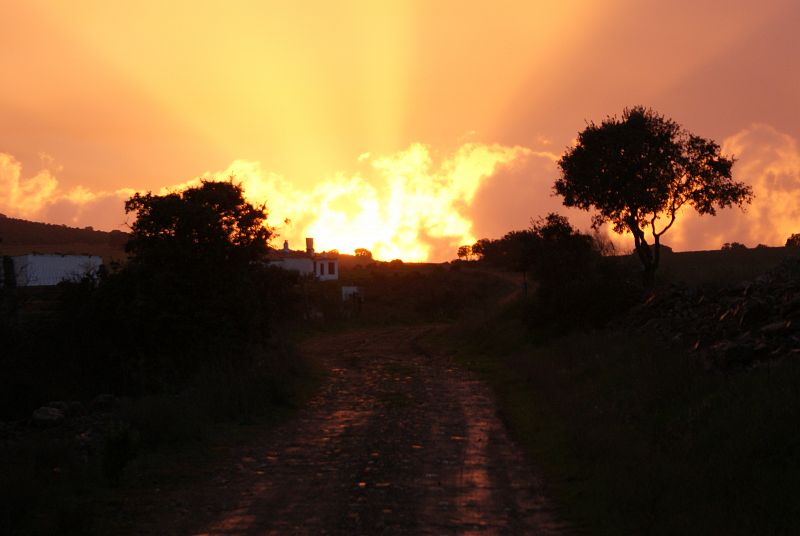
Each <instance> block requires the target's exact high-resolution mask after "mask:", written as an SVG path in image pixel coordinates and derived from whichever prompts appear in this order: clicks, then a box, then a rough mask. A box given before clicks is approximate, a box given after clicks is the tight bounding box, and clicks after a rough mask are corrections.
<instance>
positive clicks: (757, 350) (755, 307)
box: [623, 259, 800, 369]
mask: <svg viewBox="0 0 800 536" xmlns="http://www.w3.org/2000/svg"><path fill="white" fill-rule="evenodd" d="M623 327H625V328H634V329H637V330H642V331H648V332H656V333H657V334H659V335H661V336H663V337H666V338H669V339H671V340H672V341H673V342H675V343H678V344H687V345H689V346H690V347H691V348H692V350H694V351H696V352H698V353H699V354H700V355H701V356H702V358H703V359H705V360H706V362H707V364H708V365H709V366H713V367H718V368H723V369H729V368H734V367H742V366H750V365H754V364H757V363H759V362H763V361H766V360H770V359H776V358H780V357H783V356H786V355H791V354H797V353H800V259H786V260H785V261H784V262H783V263H782V264H781V265H780V266H779V267H778V268H776V269H774V270H772V271H771V272H768V273H766V274H764V275H762V276H760V277H758V278H756V279H755V280H754V281H751V282H748V283H743V284H740V285H737V286H733V287H723V288H718V289H713V288H709V287H701V288H688V287H685V286H679V285H672V286H670V287H668V288H665V289H660V290H658V291H656V292H655V293H653V294H652V295H651V296H650V297H649V298H648V299H647V300H646V301H645V302H644V303H643V304H641V305H638V306H636V307H635V308H634V309H632V310H631V312H630V313H629V315H627V316H626V318H625V319H624V320H623Z"/></svg>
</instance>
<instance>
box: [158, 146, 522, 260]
mask: <svg viewBox="0 0 800 536" xmlns="http://www.w3.org/2000/svg"><path fill="white" fill-rule="evenodd" d="M529 153H530V150H529V149H527V148H524V147H506V146H501V145H484V144H477V143H471V144H466V145H463V146H462V147H461V148H459V149H458V150H457V151H456V152H454V153H453V154H451V155H448V156H446V157H445V158H443V159H441V160H439V161H438V162H437V160H436V158H435V155H433V154H432V151H431V149H430V147H428V146H426V145H423V144H413V145H412V146H410V147H409V148H408V149H406V150H404V151H401V152H399V153H396V154H394V155H390V156H385V157H372V156H369V155H366V153H365V154H362V155H361V156H360V157H359V158H358V163H359V167H360V169H359V170H358V171H357V172H356V173H353V174H351V175H347V174H344V173H339V174H336V175H334V176H332V177H330V178H329V179H327V180H324V181H321V182H319V183H318V184H317V185H316V186H314V187H313V188H312V189H311V190H310V191H301V190H299V189H297V188H295V187H294V186H293V185H292V183H290V182H289V181H287V180H286V179H285V178H283V177H281V176H279V175H276V174H274V173H268V172H265V171H264V170H263V169H262V168H261V166H260V164H259V163H257V162H247V161H236V162H234V163H233V164H231V165H230V166H229V167H228V168H227V169H225V170H223V171H220V172H216V173H205V174H204V175H202V176H201V177H199V178H198V179H195V180H193V181H190V182H188V183H184V184H181V185H176V186H173V187H171V188H165V189H163V190H162V192H166V191H170V190H176V189H180V188H184V187H186V186H190V185H192V184H196V183H197V182H198V181H199V180H200V179H206V180H209V179H212V180H227V178H229V177H233V178H234V180H235V181H238V182H241V184H242V186H243V188H244V191H245V196H246V197H247V199H248V200H249V201H251V202H254V203H266V204H267V207H268V209H269V210H270V222H271V225H273V226H275V227H276V231H277V233H278V235H279V236H280V237H281V238H284V239H287V240H289V242H290V244H293V245H294V247H299V246H300V245H301V244H302V243H303V242H302V241H303V238H305V237H313V238H314V239H315V243H316V246H317V249H318V250H331V249H336V250H338V251H340V252H342V253H352V252H353V250H355V249H356V248H366V249H369V250H370V251H371V252H372V253H373V255H374V256H375V258H378V259H386V260H389V259H394V258H401V259H403V260H407V261H425V260H431V259H437V260H439V259H446V258H449V256H450V253H451V252H452V251H455V248H457V247H458V246H459V245H460V244H465V243H472V242H474V241H475V239H476V237H475V236H474V235H473V234H472V222H471V221H470V219H469V217H468V216H467V215H466V214H464V209H465V208H466V207H468V206H469V204H470V203H471V202H472V200H473V198H474V196H475V193H476V191H477V189H478V187H479V186H480V185H481V183H482V181H484V180H486V179H487V178H488V177H490V176H491V175H492V174H493V173H494V172H495V170H496V169H497V168H498V167H499V166H503V165H506V164H509V163H511V162H512V161H514V160H516V159H518V158H520V157H523V156H525V155H527V154H529Z"/></svg>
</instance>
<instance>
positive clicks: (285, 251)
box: [283, 240, 289, 253]
mask: <svg viewBox="0 0 800 536" xmlns="http://www.w3.org/2000/svg"><path fill="white" fill-rule="evenodd" d="M283 251H284V253H289V241H288V240H284V241H283Z"/></svg>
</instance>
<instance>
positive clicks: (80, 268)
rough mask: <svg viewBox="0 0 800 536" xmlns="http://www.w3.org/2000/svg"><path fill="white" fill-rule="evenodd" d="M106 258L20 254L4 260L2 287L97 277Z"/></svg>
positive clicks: (1, 269) (0, 269)
mask: <svg viewBox="0 0 800 536" xmlns="http://www.w3.org/2000/svg"><path fill="white" fill-rule="evenodd" d="M102 264H103V258H102V257H98V256H96V255H39V254H36V253H31V254H28V255H16V256H13V257H4V258H3V263H2V267H1V268H0V271H1V272H2V274H0V285H5V286H9V287H45V286H53V285H57V284H59V283H61V282H62V281H77V280H79V279H81V278H82V277H83V276H85V275H96V274H97V272H98V270H100V266H101V265H102Z"/></svg>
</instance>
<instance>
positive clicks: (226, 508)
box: [116, 328, 563, 534]
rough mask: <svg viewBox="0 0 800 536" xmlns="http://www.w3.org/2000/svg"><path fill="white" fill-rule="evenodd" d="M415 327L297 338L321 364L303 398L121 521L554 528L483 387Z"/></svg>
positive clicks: (173, 525) (191, 529) (191, 525)
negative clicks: (429, 346) (271, 424)
mask: <svg viewBox="0 0 800 536" xmlns="http://www.w3.org/2000/svg"><path fill="white" fill-rule="evenodd" d="M423 332H424V328H385V329H378V330H369V331H359V332H350V333H346V334H337V335H332V336H326V337H320V338H316V339H314V340H313V341H310V342H309V343H307V344H306V345H305V348H304V351H305V352H307V353H309V354H311V355H312V356H313V357H314V358H315V359H318V360H319V362H320V363H321V364H322V365H323V367H324V368H325V369H327V371H328V375H327V377H326V379H325V380H324V382H323V385H322V387H321V388H320V390H319V392H318V394H317V395H315V396H314V397H313V398H312V399H311V400H310V402H309V403H308V405H307V406H306V407H305V408H303V409H302V410H300V411H299V412H298V414H297V415H296V416H295V417H293V418H292V419H290V420H289V421H287V422H285V423H283V424H281V425H280V426H278V427H277V428H274V429H272V430H269V431H267V432H265V433H264V434H260V436H259V437H257V438H256V439H254V440H252V441H251V442H249V443H248V444H244V445H240V446H236V447H233V448H232V449H231V452H230V455H229V456H226V457H224V460H223V461H222V462H221V463H219V465H218V466H217V467H213V468H207V469H206V470H205V471H204V477H203V480H202V481H201V482H199V483H198V484H196V485H193V486H191V488H178V489H172V490H163V491H161V492H160V493H159V494H158V496H153V497H138V498H136V500H134V501H132V502H131V503H130V504H128V506H125V505H123V506H122V509H121V511H120V512H119V515H120V516H121V517H122V518H125V519H128V520H130V526H129V527H127V528H128V529H130V532H131V533H138V534H142V533H146V534H470V533H479V534H560V533H562V532H563V529H562V528H561V527H560V525H559V524H558V523H557V522H556V521H555V519H554V516H553V514H552V511H551V508H550V505H549V503H548V501H547V499H546V498H545V497H544V496H543V494H542V488H541V484H540V481H539V479H538V478H537V476H536V474H535V473H534V472H533V470H532V469H531V467H530V466H529V465H528V463H527V462H526V461H525V459H524V458H523V457H522V455H521V453H520V451H519V450H518V449H517V447H516V446H515V445H514V444H513V443H512V442H511V441H510V440H509V438H508V436H507V434H506V431H505V430H504V428H503V425H502V424H501V422H500V421H499V420H498V418H497V416H496V408H495V405H494V402H493V400H492V397H491V395H490V393H489V390H488V388H487V387H486V386H485V385H484V384H483V383H481V382H479V381H478V380H477V379H476V378H475V377H474V376H473V375H471V374H470V373H468V372H465V371H464V370H463V369H461V368H458V367H456V366H454V365H452V364H451V363H450V362H449V361H448V360H447V359H445V358H441V357H437V356H433V355H429V354H427V353H426V352H424V351H423V350H422V349H420V348H419V346H418V345H417V344H416V342H415V341H416V340H417V337H418V336H419V335H420V334H422V333H423ZM131 508H135V509H136V510H140V511H141V512H137V511H133V510H131ZM116 528H117V529H119V527H116ZM126 530H127V529H126Z"/></svg>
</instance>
